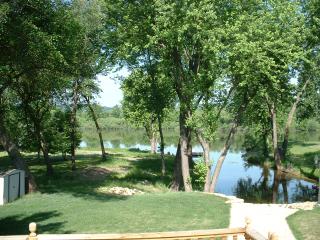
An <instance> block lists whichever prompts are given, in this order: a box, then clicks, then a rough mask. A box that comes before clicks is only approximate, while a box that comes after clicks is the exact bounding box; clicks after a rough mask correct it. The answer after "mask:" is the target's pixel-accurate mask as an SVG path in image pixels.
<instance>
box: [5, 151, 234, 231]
mask: <svg viewBox="0 0 320 240" xmlns="http://www.w3.org/2000/svg"><path fill="white" fill-rule="evenodd" d="M25 157H26V159H27V162H28V165H29V166H30V169H31V171H32V173H33V174H34V176H35V178H36V181H37V184H38V187H39V193H36V194H32V195H27V196H25V197H23V198H22V199H19V200H17V201H15V202H12V203H9V204H7V205H5V206H0V235H13V234H27V233H28V224H29V223H30V222H33V221H34V222H36V223H37V224H38V225H39V227H38V233H40V234H41V233H125V232H151V231H152V232H153V231H178V230H193V229H213V228H224V227H227V226H228V224H229V211H230V205H229V204H226V203H224V201H225V200H224V199H221V198H218V197H215V196H212V195H208V194H202V193H196V192H194V193H183V192H180V193H173V192H169V184H170V182H171V178H172V172H173V157H172V156H166V162H167V170H168V172H167V174H166V175H165V176H161V160H160V158H159V156H158V155H152V154H149V153H144V152H140V151H133V150H131V151H128V150H124V151H123V150H121V152H120V151H118V152H117V151H116V150H115V151H114V152H113V153H111V154H110V155H109V157H108V160H107V161H102V160H101V158H100V155H99V152H93V151H79V152H78V154H77V160H76V164H77V170H76V171H74V172H73V171H71V170H70V161H63V160H62V159H61V157H60V156H53V167H54V175H53V176H52V177H47V176H46V173H45V166H44V164H43V159H40V160H38V159H36V158H35V157H34V155H25ZM10 167H11V166H10V161H9V160H8V158H7V157H6V156H5V154H4V155H3V156H2V157H1V155H0V168H10ZM114 186H120V187H128V188H136V189H138V190H141V191H143V192H145V194H142V195H135V196H130V197H127V196H117V195H111V194H108V189H110V188H111V187H114Z"/></svg>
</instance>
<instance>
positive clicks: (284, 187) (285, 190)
mask: <svg viewBox="0 0 320 240" xmlns="http://www.w3.org/2000/svg"><path fill="white" fill-rule="evenodd" d="M281 185H282V190H283V198H284V203H288V202H289V195H288V186H287V179H286V178H285V176H283V177H282V178H281Z"/></svg>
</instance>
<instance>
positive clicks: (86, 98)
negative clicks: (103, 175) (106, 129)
mask: <svg viewBox="0 0 320 240" xmlns="http://www.w3.org/2000/svg"><path fill="white" fill-rule="evenodd" d="M84 98H85V100H86V102H87V105H88V107H89V109H90V112H91V116H92V119H93V121H94V124H95V125H96V129H97V132H98V135H99V141H100V147H101V157H102V160H106V157H107V154H106V150H105V148H104V144H103V137H102V131H101V128H100V126H99V123H98V119H97V116H96V113H95V111H94V109H93V107H92V105H91V103H90V99H89V97H87V96H84Z"/></svg>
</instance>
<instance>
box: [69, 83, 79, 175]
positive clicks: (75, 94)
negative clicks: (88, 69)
mask: <svg viewBox="0 0 320 240" xmlns="http://www.w3.org/2000/svg"><path fill="white" fill-rule="evenodd" d="M78 88H79V82H78V79H76V80H75V81H74V83H73V97H72V110H71V116H70V125H71V169H72V170H75V169H76V132H77V110H78V99H79V95H78V90H79V89H78Z"/></svg>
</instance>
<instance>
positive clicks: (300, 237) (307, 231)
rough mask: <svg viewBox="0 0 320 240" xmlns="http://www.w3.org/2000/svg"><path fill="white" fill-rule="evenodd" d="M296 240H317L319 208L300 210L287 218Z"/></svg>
mask: <svg viewBox="0 0 320 240" xmlns="http://www.w3.org/2000/svg"><path fill="white" fill-rule="evenodd" d="M287 221H288V223H289V226H290V228H291V230H292V232H293V234H294V236H295V237H296V239H297V240H318V239H319V236H320V227H319V225H320V207H316V208H315V209H313V210H306V211H304V210H300V211H298V212H296V213H295V214H293V215H291V216H289V217H288V218H287Z"/></svg>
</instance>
